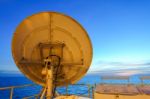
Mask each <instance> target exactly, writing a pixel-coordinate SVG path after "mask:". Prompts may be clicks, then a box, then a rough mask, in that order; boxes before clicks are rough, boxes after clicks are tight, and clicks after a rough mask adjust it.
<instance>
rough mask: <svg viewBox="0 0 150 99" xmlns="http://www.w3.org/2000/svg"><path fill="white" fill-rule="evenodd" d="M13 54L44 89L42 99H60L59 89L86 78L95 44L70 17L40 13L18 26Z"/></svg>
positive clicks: (19, 65) (20, 66)
mask: <svg viewBox="0 0 150 99" xmlns="http://www.w3.org/2000/svg"><path fill="white" fill-rule="evenodd" d="M12 54H13V58H14V61H15V63H16V65H17V66H18V68H19V69H20V71H21V72H22V73H23V74H24V75H25V76H26V77H27V78H29V79H31V80H32V81H33V82H35V83H37V84H39V85H42V86H43V89H42V91H41V93H40V99H45V98H46V99H52V98H54V97H55V98H56V99H57V98H58V99H61V97H60V96H58V97H56V87H58V86H66V85H69V84H74V83H76V82H77V81H78V80H80V79H81V78H82V77H83V76H84V75H85V74H86V72H87V70H88V69H89V66H90V64H91V61H92V44H91V41H90V39H89V36H88V35H87V32H86V31H85V30H84V29H83V27H82V26H81V25H80V24H79V23H77V21H75V20H74V19H72V18H71V17H69V16H66V15H63V14H60V13H57V12H41V13H37V14H34V15H32V16H29V17H27V18H26V19H25V20H23V21H22V22H21V23H20V24H19V26H18V27H17V29H16V31H15V33H14V36H13V41H12ZM67 97H69V98H70V99H73V97H72V96H67ZM63 99H65V98H63ZM67 99H68V98H67Z"/></svg>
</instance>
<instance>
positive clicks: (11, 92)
mask: <svg viewBox="0 0 150 99" xmlns="http://www.w3.org/2000/svg"><path fill="white" fill-rule="evenodd" d="M35 85H36V84H25V85H20V86H10V87H1V88H0V90H8V89H9V90H10V96H9V99H13V93H14V89H15V88H22V87H29V86H35Z"/></svg>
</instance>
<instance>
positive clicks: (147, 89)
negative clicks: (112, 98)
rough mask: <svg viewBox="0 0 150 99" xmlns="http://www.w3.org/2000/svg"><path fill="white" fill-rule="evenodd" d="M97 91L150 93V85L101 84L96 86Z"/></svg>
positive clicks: (106, 92)
mask: <svg viewBox="0 0 150 99" xmlns="http://www.w3.org/2000/svg"><path fill="white" fill-rule="evenodd" d="M95 92H97V93H102V94H122V95H136V94H147V95H150V85H145V86H136V85H114V84H99V85H97V86H96V89H95Z"/></svg>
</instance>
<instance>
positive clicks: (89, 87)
mask: <svg viewBox="0 0 150 99" xmlns="http://www.w3.org/2000/svg"><path fill="white" fill-rule="evenodd" d="M88 93H89V98H90V96H91V95H90V85H89V84H88Z"/></svg>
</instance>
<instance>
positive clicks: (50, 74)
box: [46, 68, 53, 99]
mask: <svg viewBox="0 0 150 99" xmlns="http://www.w3.org/2000/svg"><path fill="white" fill-rule="evenodd" d="M52 71H53V69H52V68H51V69H48V75H47V76H48V77H47V96H46V97H47V98H46V99H51V98H52V89H53V72H52Z"/></svg>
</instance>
